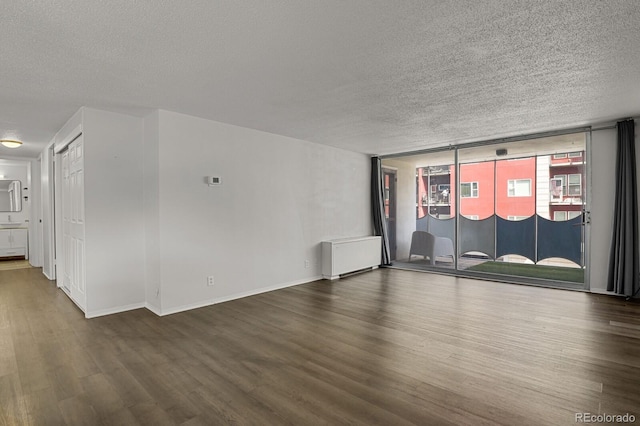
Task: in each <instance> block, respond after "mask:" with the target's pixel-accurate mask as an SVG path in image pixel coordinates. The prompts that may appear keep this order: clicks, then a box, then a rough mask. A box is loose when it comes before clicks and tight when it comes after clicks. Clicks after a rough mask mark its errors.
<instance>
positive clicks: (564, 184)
mask: <svg viewBox="0 0 640 426" xmlns="http://www.w3.org/2000/svg"><path fill="white" fill-rule="evenodd" d="M553 178H554V179H560V180H562V195H563V196H565V195H567V175H553Z"/></svg>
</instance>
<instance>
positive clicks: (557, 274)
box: [468, 262, 584, 283]
mask: <svg viewBox="0 0 640 426" xmlns="http://www.w3.org/2000/svg"><path fill="white" fill-rule="evenodd" d="M468 270H469V271H477V272H487V273H490V274H502V275H517V276H520V277H532V278H541V279H544V280H553V281H568V282H575V283H583V282H584V270H583V269H582V268H563V267H561V266H542V265H531V264H526V263H509V262H485V263H481V264H479V265H475V266H472V267H470V268H468Z"/></svg>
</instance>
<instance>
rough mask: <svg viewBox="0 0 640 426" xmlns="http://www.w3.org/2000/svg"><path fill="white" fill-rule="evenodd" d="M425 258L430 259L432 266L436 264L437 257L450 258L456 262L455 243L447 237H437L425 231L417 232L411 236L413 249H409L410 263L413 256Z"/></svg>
mask: <svg viewBox="0 0 640 426" xmlns="http://www.w3.org/2000/svg"><path fill="white" fill-rule="evenodd" d="M414 255H415V256H423V258H424V259H426V258H427V257H428V258H429V263H430V264H431V265H435V264H436V258H437V257H450V258H451V261H453V260H454V256H455V253H454V251H453V241H451V239H449V238H445V237H436V236H435V235H433V234H430V233H428V232H425V231H415V232H414V233H413V234H412V235H411V248H410V249H409V262H411V256H414Z"/></svg>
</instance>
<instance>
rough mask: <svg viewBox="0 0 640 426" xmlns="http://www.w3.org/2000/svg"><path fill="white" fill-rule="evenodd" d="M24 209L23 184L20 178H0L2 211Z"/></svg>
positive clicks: (0, 209)
mask: <svg viewBox="0 0 640 426" xmlns="http://www.w3.org/2000/svg"><path fill="white" fill-rule="evenodd" d="M21 210H22V184H21V183H20V181H19V180H0V212H19V211H21Z"/></svg>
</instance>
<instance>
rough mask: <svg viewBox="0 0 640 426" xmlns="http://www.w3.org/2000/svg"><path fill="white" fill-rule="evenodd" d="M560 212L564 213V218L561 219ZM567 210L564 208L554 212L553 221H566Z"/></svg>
mask: <svg viewBox="0 0 640 426" xmlns="http://www.w3.org/2000/svg"><path fill="white" fill-rule="evenodd" d="M560 213H562V215H564V219H559V218H558V216H560ZM567 216H568V215H567V212H566V211H564V210H560V211H555V212H553V221H554V222H564V221H566V220H567Z"/></svg>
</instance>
